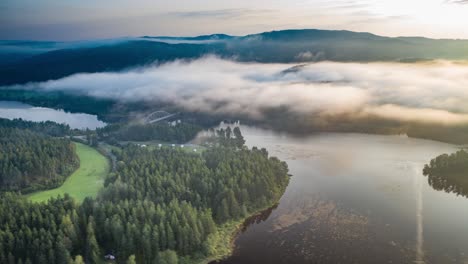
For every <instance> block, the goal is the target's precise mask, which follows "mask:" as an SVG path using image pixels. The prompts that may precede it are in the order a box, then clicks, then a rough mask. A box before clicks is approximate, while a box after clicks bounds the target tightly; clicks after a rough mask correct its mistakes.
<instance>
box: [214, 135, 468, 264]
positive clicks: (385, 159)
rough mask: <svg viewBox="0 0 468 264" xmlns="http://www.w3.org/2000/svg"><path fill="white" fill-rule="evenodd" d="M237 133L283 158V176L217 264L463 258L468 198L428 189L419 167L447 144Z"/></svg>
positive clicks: (466, 259)
mask: <svg viewBox="0 0 468 264" xmlns="http://www.w3.org/2000/svg"><path fill="white" fill-rule="evenodd" d="M241 131H242V133H243V135H244V137H245V139H246V141H247V145H248V146H250V147H251V146H258V147H264V148H266V149H267V150H268V151H269V153H270V154H271V155H273V156H277V157H279V158H280V159H282V160H285V161H286V162H287V163H288V165H289V169H290V173H291V174H292V178H291V182H290V184H289V186H288V188H287V190H286V192H285V194H284V196H283V197H282V198H281V200H280V202H279V205H278V206H277V207H276V208H272V209H271V210H269V211H266V212H264V213H263V214H262V215H259V216H257V217H255V218H253V219H250V220H249V221H247V223H246V225H245V228H244V230H243V231H242V232H241V233H240V234H239V236H238V237H237V239H236V241H235V250H234V254H233V256H232V257H230V258H229V259H226V260H224V261H221V262H220V263H223V264H231V263H239V264H249V263H271V264H275V263H278V264H279V263H285V264H286V263H288V264H290V263H346V264H348V263H373V264H374V263H468V226H467V225H468V199H466V198H463V197H457V196H456V195H454V194H451V193H446V192H443V191H436V190H434V189H432V188H431V187H430V186H429V184H428V182H427V177H425V176H423V175H422V168H423V166H424V164H426V163H428V162H429V161H430V159H432V158H434V157H435V156H437V155H439V154H442V153H451V152H454V151H456V150H457V147H456V146H454V145H450V144H444V143H440V142H434V141H428V140H421V139H414V138H408V137H406V136H381V135H364V134H338V133H337V134H335V133H327V134H316V135H311V136H309V137H303V138H297V137H294V136H290V135H287V134H277V133H274V132H272V131H269V130H263V129H258V128H253V127H247V126H241Z"/></svg>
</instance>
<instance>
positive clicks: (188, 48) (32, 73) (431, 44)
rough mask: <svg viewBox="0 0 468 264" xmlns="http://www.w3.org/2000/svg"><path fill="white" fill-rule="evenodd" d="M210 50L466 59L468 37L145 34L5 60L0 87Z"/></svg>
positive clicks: (251, 55)
mask: <svg viewBox="0 0 468 264" xmlns="http://www.w3.org/2000/svg"><path fill="white" fill-rule="evenodd" d="M0 49H1V47H0ZM0 52H1V50H0ZM207 54H214V55H217V56H220V57H223V58H229V59H235V60H238V61H255V62H264V63H273V62H285V63H292V62H308V61H322V60H331V61H344V62H349V61H358V62H369V61H403V62H413V61H418V60H431V59H448V60H453V59H455V60H461V59H463V60H465V59H468V40H446V39H441V40H435V39H427V38H419V37H399V38H389V37H381V36H377V35H373V34H370V33H357V32H351V31H327V30H313V29H307V30H283V31H272V32H265V33H261V34H253V35H247V36H243V37H234V36H229V35H224V34H214V35H206V36H198V37H149V36H145V37H142V38H138V39H129V40H128V41H120V42H117V43H115V44H106V45H104V44H103V45H102V46H93V47H77V48H67V49H59V50H54V51H49V52H44V53H42V54H38V55H35V56H31V57H28V58H25V59H22V60H19V61H15V62H12V63H3V64H0V85H11V84H19V83H26V82H34V81H46V80H50V79H57V78H61V77H64V76H67V75H70V74H74V73H79V72H87V73H89V72H103V71H119V70H123V69H127V68H131V67H137V66H142V65H146V64H151V63H160V62H167V61H171V60H175V59H196V58H199V57H201V56H204V55H207ZM5 56H6V55H5Z"/></svg>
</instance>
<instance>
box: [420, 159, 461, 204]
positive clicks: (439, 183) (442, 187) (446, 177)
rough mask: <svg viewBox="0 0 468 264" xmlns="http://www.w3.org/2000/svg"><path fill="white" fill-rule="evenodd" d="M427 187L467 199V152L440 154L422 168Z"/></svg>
mask: <svg viewBox="0 0 468 264" xmlns="http://www.w3.org/2000/svg"><path fill="white" fill-rule="evenodd" d="M423 173H424V175H425V176H427V177H428V182H429V185H430V186H431V187H432V188H434V189H435V190H438V191H445V192H447V193H455V194H457V195H461V196H464V197H468V152H467V151H466V150H459V151H457V152H456V153H453V154H450V155H448V154H442V155H440V156H438V157H436V158H435V159H432V160H431V162H430V163H429V164H426V165H425V166H424V170H423Z"/></svg>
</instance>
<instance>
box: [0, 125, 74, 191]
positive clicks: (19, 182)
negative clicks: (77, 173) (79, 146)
mask: <svg viewBox="0 0 468 264" xmlns="http://www.w3.org/2000/svg"><path fill="white" fill-rule="evenodd" d="M78 166H79V159H78V157H77V155H76V153H75V146H74V145H73V144H72V143H71V142H70V140H68V139H58V138H51V137H48V136H45V135H43V134H38V133H35V132H32V131H29V130H23V129H18V128H6V127H1V126H0V191H18V190H20V191H22V192H23V193H27V192H31V191H34V190H39V189H49V188H53V187H57V186H60V185H61V184H62V183H63V182H64V181H65V179H66V177H67V176H68V175H70V174H71V173H72V172H73V171H74V170H76V169H77V168H78Z"/></svg>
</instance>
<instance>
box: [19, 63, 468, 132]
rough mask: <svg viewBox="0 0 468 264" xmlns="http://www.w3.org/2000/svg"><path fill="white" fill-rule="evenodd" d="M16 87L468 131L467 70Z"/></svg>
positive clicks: (257, 114)
mask: <svg viewBox="0 0 468 264" xmlns="http://www.w3.org/2000/svg"><path fill="white" fill-rule="evenodd" d="M16 87H17V88H29V89H42V90H47V91H56V90H60V91H68V92H75V93H81V94H86V95H89V96H94V97H99V98H112V99H117V100H121V101H146V102H152V101H164V102H170V103H173V104H175V105H177V106H179V107H181V108H184V109H186V110H189V111H201V112H207V113H222V114H230V115H239V116H240V115H243V116H246V115H247V116H249V117H250V118H254V119H262V118H264V117H265V112H266V111H268V110H271V109H279V108H282V109H287V110H288V112H290V113H295V114H299V115H304V116H309V117H316V118H327V117H334V116H349V117H350V118H353V117H356V118H362V117H364V118H365V117H373V118H381V119H385V120H397V121H402V122H423V123H438V124H445V125H458V124H468V104H467V103H466V102H468V89H467V87H468V65H465V64H463V63H454V62H448V61H437V62H428V63H418V64H404V63H365V64H364V63H335V62H320V63H312V64H305V65H292V64H260V63H238V62H233V61H228V60H222V59H219V58H216V57H206V58H202V59H199V60H195V61H190V62H187V61H175V62H171V63H167V64H163V65H160V66H153V67H147V68H143V69H137V70H132V71H127V72H120V73H94V74H77V75H73V76H70V77H66V78H63V79H59V80H54V81H48V82H43V83H37V84H29V85H27V86H16Z"/></svg>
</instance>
